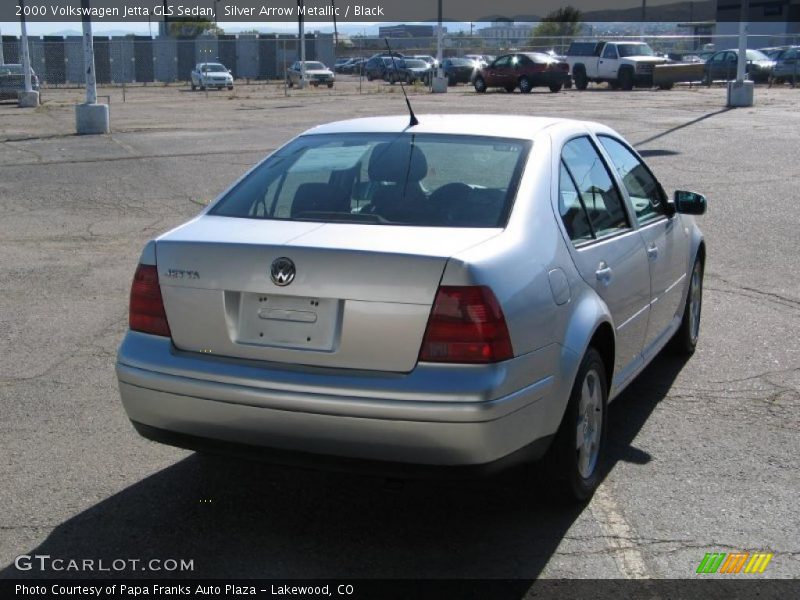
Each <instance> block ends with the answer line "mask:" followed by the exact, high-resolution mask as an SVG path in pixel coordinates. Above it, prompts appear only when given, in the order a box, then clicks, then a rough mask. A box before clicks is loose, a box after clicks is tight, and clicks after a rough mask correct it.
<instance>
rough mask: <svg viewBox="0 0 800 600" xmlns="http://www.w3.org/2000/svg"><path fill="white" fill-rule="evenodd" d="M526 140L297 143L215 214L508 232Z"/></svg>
mask: <svg viewBox="0 0 800 600" xmlns="http://www.w3.org/2000/svg"><path fill="white" fill-rule="evenodd" d="M529 150H530V142H527V141H524V140H516V139H504V138H486V137H474V136H462V135H441V134H407V133H403V134H399V135H398V134H396V133H394V134H375V133H370V134H327V135H309V136H302V137H300V138H297V139H296V140H294V141H293V142H291V143H290V144H288V145H287V146H285V147H284V148H282V149H281V150H279V151H278V152H276V153H275V154H273V155H272V156H271V157H270V158H268V159H267V160H266V161H265V162H263V163H262V164H261V165H259V166H258V167H256V168H255V169H254V170H253V171H252V172H251V173H250V174H249V175H248V176H247V177H245V178H244V179H243V180H242V181H241V182H240V183H239V184H238V185H236V186H235V187H234V188H233V189H232V190H231V191H230V192H228V194H226V195H225V196H224V197H223V198H222V199H221V200H220V201H219V202H218V203H217V204H216V205H215V206H214V207H213V208H212V209H211V210H210V214H212V215H217V216H223V217H239V218H250V219H276V220H286V221H318V222H330V223H333V222H339V223H341V222H346V223H365V224H376V225H413V226H428V227H503V226H505V223H506V221H507V220H508V215H509V212H510V210H511V206H512V204H513V201H514V197H515V195H516V191H517V185H518V183H519V179H520V176H521V173H522V168H523V165H524V163H525V160H526V157H527V155H528V152H529Z"/></svg>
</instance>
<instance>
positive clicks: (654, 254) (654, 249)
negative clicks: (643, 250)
mask: <svg viewBox="0 0 800 600" xmlns="http://www.w3.org/2000/svg"><path fill="white" fill-rule="evenodd" d="M647 258H649V259H650V260H655V259H657V258H658V246H656V245H655V244H651V245H650V246H648V247H647Z"/></svg>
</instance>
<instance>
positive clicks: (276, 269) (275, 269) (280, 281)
mask: <svg viewBox="0 0 800 600" xmlns="http://www.w3.org/2000/svg"><path fill="white" fill-rule="evenodd" d="M295 273H296V271H295V267H294V263H293V262H292V261H291V259H288V258H286V257H285V256H283V257H281V258H276V259H275V260H274V261H273V262H272V267H271V268H270V270H269V276H270V279H272V283H274V284H275V285H279V286H281V287H284V286H287V285H289V284H290V283H292V282H293V281H294V276H295Z"/></svg>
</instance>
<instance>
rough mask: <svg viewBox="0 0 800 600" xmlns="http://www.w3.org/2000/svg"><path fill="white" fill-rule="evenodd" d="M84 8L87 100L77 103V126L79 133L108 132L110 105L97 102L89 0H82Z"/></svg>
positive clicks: (84, 58)
mask: <svg viewBox="0 0 800 600" xmlns="http://www.w3.org/2000/svg"><path fill="white" fill-rule="evenodd" d="M81 8H82V9H83V17H82V24H83V68H84V71H85V73H86V102H85V103H84V104H76V105H75V128H76V130H77V132H78V134H79V135H90V134H98V133H108V132H109V125H108V106H107V105H105V104H98V103H97V77H96V75H95V70H94V40H93V39H92V20H91V18H90V17H89V0H81Z"/></svg>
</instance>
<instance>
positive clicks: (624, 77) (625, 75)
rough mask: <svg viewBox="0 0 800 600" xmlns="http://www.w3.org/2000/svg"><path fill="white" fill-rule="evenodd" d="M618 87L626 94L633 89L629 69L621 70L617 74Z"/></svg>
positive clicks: (631, 75)
mask: <svg viewBox="0 0 800 600" xmlns="http://www.w3.org/2000/svg"><path fill="white" fill-rule="evenodd" d="M619 87H621V88H622V89H623V90H625V91H626V92H630V91H631V90H632V89H633V72H632V71H631V70H630V69H622V70H621V71H620V72H619Z"/></svg>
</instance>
